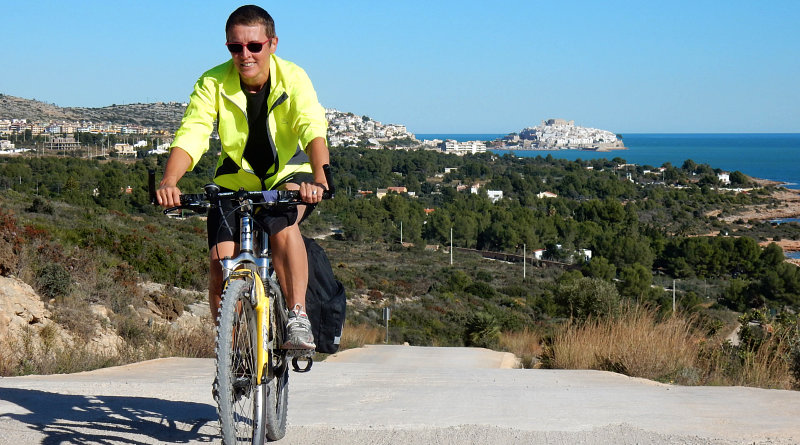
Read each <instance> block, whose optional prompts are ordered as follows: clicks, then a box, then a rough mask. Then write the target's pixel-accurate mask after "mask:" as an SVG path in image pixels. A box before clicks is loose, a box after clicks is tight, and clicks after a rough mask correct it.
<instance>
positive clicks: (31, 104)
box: [0, 94, 186, 130]
mask: <svg viewBox="0 0 800 445" xmlns="http://www.w3.org/2000/svg"><path fill="white" fill-rule="evenodd" d="M185 108H186V104H185V103H179V102H156V103H150V104H142V103H135V104H125V105H117V104H113V105H110V106H106V107H99V108H88V107H59V106H58V105H55V104H51V103H46V102H40V101H38V100H35V99H23V98H21V97H15V96H9V95H7V94H0V119H26V120H28V121H34V122H50V121H74V122H81V121H91V122H111V123H115V124H137V125H142V126H145V127H153V128H155V129H159V130H161V129H163V130H175V129H177V128H178V124H180V121H181V118H182V117H183V111H184V109H185Z"/></svg>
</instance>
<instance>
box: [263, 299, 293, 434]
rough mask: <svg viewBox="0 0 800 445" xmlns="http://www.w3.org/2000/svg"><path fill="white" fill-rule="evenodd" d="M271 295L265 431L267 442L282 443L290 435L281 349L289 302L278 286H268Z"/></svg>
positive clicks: (286, 374) (286, 373)
mask: <svg viewBox="0 0 800 445" xmlns="http://www.w3.org/2000/svg"><path fill="white" fill-rule="evenodd" d="M265 287H266V288H267V293H268V295H269V315H270V316H269V322H270V326H269V327H270V329H269V332H270V341H269V343H268V344H269V350H270V351H269V356H270V369H269V373H268V376H269V379H268V380H267V382H266V385H265V386H266V390H265V405H266V407H265V410H264V411H265V418H266V421H265V429H266V433H267V439H269V440H271V441H273V440H280V439H282V438H283V436H284V435H286V415H287V410H288V406H289V363H288V360H287V359H286V352H285V351H283V350H282V349H281V345H283V342H284V339H285V338H286V335H285V334H286V332H285V331H286V320H287V317H288V315H287V313H286V302H285V301H284V300H283V294H282V293H281V291H280V288H279V287H277V286H271V285H270V283H265Z"/></svg>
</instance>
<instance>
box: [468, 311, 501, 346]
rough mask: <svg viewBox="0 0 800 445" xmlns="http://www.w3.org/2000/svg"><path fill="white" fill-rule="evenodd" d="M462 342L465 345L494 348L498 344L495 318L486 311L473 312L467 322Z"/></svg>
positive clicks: (498, 338)
mask: <svg viewBox="0 0 800 445" xmlns="http://www.w3.org/2000/svg"><path fill="white" fill-rule="evenodd" d="M464 343H465V344H466V345H467V346H474V347H478V348H488V349H496V348H497V347H498V345H499V344H500V328H499V327H498V323H497V319H496V318H495V317H494V316H493V315H491V314H488V313H486V312H477V313H475V314H474V315H473V316H472V317H471V318H470V319H469V321H468V322H467V329H466V331H465V332H464Z"/></svg>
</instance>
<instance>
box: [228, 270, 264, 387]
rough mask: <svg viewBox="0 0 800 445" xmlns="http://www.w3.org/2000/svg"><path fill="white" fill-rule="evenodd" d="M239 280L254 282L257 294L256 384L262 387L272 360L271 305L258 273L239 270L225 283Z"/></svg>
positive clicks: (253, 290)
mask: <svg viewBox="0 0 800 445" xmlns="http://www.w3.org/2000/svg"><path fill="white" fill-rule="evenodd" d="M239 279H243V280H252V283H253V289H252V290H251V292H255V301H256V304H255V306H253V309H254V310H255V311H256V345H257V348H256V350H257V352H256V373H257V375H256V383H257V384H259V385H260V384H261V382H262V381H263V378H264V369H265V368H266V366H265V365H266V364H267V361H268V360H269V359H270V357H268V350H269V348H268V345H267V343H268V341H269V304H267V303H268V300H267V294H266V292H264V283H263V282H262V281H261V277H260V276H258V274H257V273H254V272H253V271H252V270H250V269H239V270H236V271H233V272H231V274H230V275H229V276H228V278H227V280H225V281H226V283H228V282H230V281H231V280H239ZM226 287H227V284H226Z"/></svg>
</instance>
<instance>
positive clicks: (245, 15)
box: [225, 5, 275, 37]
mask: <svg viewBox="0 0 800 445" xmlns="http://www.w3.org/2000/svg"><path fill="white" fill-rule="evenodd" d="M236 25H245V26H252V25H263V26H264V32H265V33H266V34H267V37H275V22H274V21H273V20H272V16H271V15H269V13H268V12H267V11H266V10H264V8H262V7H260V6H256V5H244V6H240V7H238V8H237V9H236V11H233V12H232V13H231V15H230V17H228V21H227V22H225V34H228V31H230V30H231V28H233V27H234V26H236Z"/></svg>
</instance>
